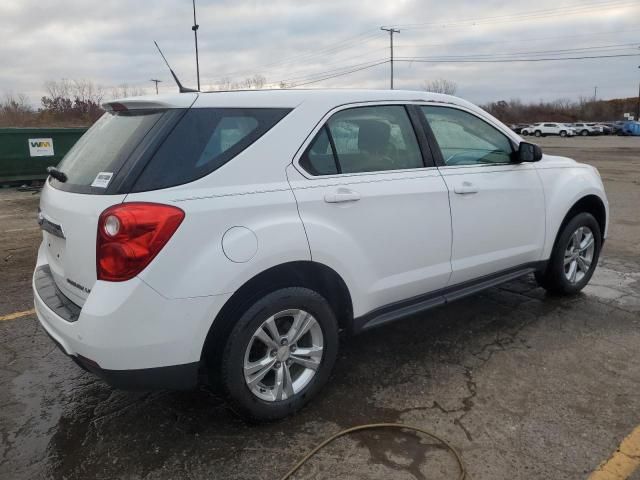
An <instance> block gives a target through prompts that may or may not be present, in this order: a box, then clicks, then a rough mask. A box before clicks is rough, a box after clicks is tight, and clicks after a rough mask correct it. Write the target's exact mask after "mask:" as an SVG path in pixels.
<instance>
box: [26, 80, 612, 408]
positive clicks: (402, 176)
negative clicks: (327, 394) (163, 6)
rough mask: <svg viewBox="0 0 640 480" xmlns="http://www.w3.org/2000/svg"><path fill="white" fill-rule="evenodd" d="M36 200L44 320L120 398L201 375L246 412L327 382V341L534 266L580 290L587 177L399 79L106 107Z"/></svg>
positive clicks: (288, 404) (470, 108) (589, 224)
mask: <svg viewBox="0 0 640 480" xmlns="http://www.w3.org/2000/svg"><path fill="white" fill-rule="evenodd" d="M105 108H106V109H107V110H108V111H107V113H105V114H104V116H103V117H102V118H101V119H100V120H99V121H98V122H97V123H96V124H95V125H94V126H93V127H92V128H91V129H90V130H89V131H88V132H87V133H86V134H85V135H84V136H83V137H82V138H81V139H80V141H79V142H78V143H77V144H76V145H75V146H74V147H73V149H72V150H71V151H70V152H69V153H68V154H67V156H66V157H65V158H64V159H63V160H62V162H61V163H60V165H59V168H58V169H51V170H50V177H49V179H48V181H47V182H46V185H45V186H44V189H43V191H42V197H41V202H40V209H41V211H40V213H39V222H40V224H41V226H42V229H43V242H42V245H41V247H40V250H39V252H38V260H37V265H36V269H35V273H34V277H33V289H34V296H35V306H36V311H37V314H38V318H39V319H40V322H41V324H42V326H43V327H44V329H45V330H46V331H47V332H48V333H49V335H50V336H51V337H52V338H53V339H54V341H55V342H56V343H58V345H59V346H60V347H61V348H62V350H64V352H66V353H67V354H68V355H70V356H71V358H72V359H74V360H75V361H76V362H77V363H78V364H79V365H80V366H82V367H83V368H85V369H87V370H89V371H91V372H93V373H95V374H97V375H99V376H100V377H102V378H104V379H105V380H106V381H107V382H108V383H110V384H111V385H113V386H115V387H120V388H137V389H148V388H174V389H188V388H193V387H195V386H196V385H197V384H198V382H201V381H207V382H210V383H213V384H215V385H218V386H220V387H221V388H222V389H223V391H224V392H226V394H227V396H228V398H229V399H230V401H231V402H232V404H233V405H234V407H235V409H236V411H239V412H240V413H242V414H243V415H245V416H246V417H249V418H253V419H262V420H268V419H275V418H280V417H283V416H285V415H288V414H290V413H292V412H294V411H295V410H297V409H298V408H300V407H301V406H302V405H303V404H304V403H305V402H307V401H308V400H309V399H310V398H311V397H312V396H313V395H314V394H316V393H317V392H318V390H319V389H320V388H321V386H322V385H323V384H324V383H325V382H326V381H327V379H328V377H329V373H330V371H331V368H332V367H333V364H334V361H335V359H336V355H337V351H338V334H339V332H340V331H343V332H345V333H347V334H354V333H358V332H362V331H363V330H367V329H369V328H372V327H376V326H379V325H382V324H385V323H387V322H391V321H394V320H398V319H400V318H403V317H407V316H409V315H413V314H416V313H419V312H422V311H425V310H427V309H429V308H431V307H434V306H437V305H442V304H445V303H448V302H451V301H453V300H455V299H458V298H461V297H463V296H466V295H469V294H472V293H475V292H477V291H479V290H482V289H485V288H488V287H491V286H494V285H496V284H499V283H501V282H504V281H508V280H512V279H514V278H516V277H519V276H521V275H525V274H529V273H532V272H533V273H535V274H536V278H537V279H538V281H539V282H540V284H541V285H542V286H544V287H545V288H546V289H548V290H550V291H552V292H555V293H560V294H572V293H576V292H578V291H579V290H581V289H582V288H583V287H584V286H585V285H586V283H587V282H588V281H589V279H590V278H591V275H592V274H593V271H594V269H595V268H596V263H597V261H598V255H599V253H600V249H601V246H602V242H603V241H604V239H605V237H606V232H607V219H608V204H607V199H606V196H605V192H604V189H603V186H602V182H601V180H600V176H599V175H598V172H597V171H596V169H595V168H593V167H590V166H588V165H583V164H580V163H576V162H575V161H573V160H570V159H568V158H562V157H555V156H549V155H542V153H541V150H540V148H539V147H537V146H535V145H533V144H530V143H526V142H523V141H522V139H521V138H520V137H519V136H518V135H517V134H515V133H514V132H512V131H511V130H510V129H509V128H508V127H507V126H505V125H503V124H502V123H500V122H499V121H498V120H496V119H495V118H493V117H492V116H491V115H489V114H487V113H486V112H484V111H483V110H481V109H479V108H478V107H475V106H474V105H471V104H470V103H468V102H466V101H464V100H461V99H458V98H455V97H451V96H446V95H438V94H432V93H425V92H404V91H397V90H396V91H364V90H363V91H360V90H337V91H332V90H315V91H314V90H310V91H303V90H290V91H286V90H275V91H248V92H221V93H206V94H205V93H203V94H196V93H194V94H180V95H172V96H171V95H170V96H153V97H142V98H133V99H126V100H120V101H117V102H112V103H108V104H106V105H105Z"/></svg>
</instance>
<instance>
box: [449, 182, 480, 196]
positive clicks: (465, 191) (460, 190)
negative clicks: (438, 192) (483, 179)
mask: <svg viewBox="0 0 640 480" xmlns="http://www.w3.org/2000/svg"><path fill="white" fill-rule="evenodd" d="M453 191H454V192H456V193H457V194H458V195H469V194H471V193H478V187H476V186H475V185H474V184H473V183H470V182H462V185H457V186H456V187H455V188H454V189H453Z"/></svg>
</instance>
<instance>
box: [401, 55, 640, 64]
mask: <svg viewBox="0 0 640 480" xmlns="http://www.w3.org/2000/svg"><path fill="white" fill-rule="evenodd" d="M620 57H640V53H629V54H619V55H593V56H583V57H550V58H509V59H461V60H439V59H436V60H428V59H425V58H409V57H407V58H402V59H400V58H398V59H397V61H398V62H410V63H515V62H552V61H560V60H587V59H591V58H620Z"/></svg>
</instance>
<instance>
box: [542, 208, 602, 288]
mask: <svg viewBox="0 0 640 480" xmlns="http://www.w3.org/2000/svg"><path fill="white" fill-rule="evenodd" d="M601 238H602V237H601V234H600V226H599V225H598V222H597V221H596V219H595V218H594V217H593V215H591V214H590V213H586V212H583V213H579V214H577V215H576V216H575V217H573V218H572V219H571V220H570V221H569V222H567V224H566V225H565V226H564V228H563V229H562V231H561V232H560V235H559V237H558V239H557V241H556V244H555V245H554V248H553V251H552V252H551V258H550V259H549V263H548V265H547V268H546V270H545V271H544V272H538V273H536V280H537V281H538V283H539V284H540V286H542V287H544V288H545V289H547V290H548V291H549V292H552V293H557V294H561V295H571V294H574V293H578V292H579V291H580V290H582V289H583V288H584V287H585V286H586V285H587V283H589V280H590V279H591V276H592V275H593V272H594V271H595V269H596V265H597V263H598V258H599V256H600V248H601V246H602V240H601Z"/></svg>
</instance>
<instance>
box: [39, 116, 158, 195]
mask: <svg viewBox="0 0 640 480" xmlns="http://www.w3.org/2000/svg"><path fill="white" fill-rule="evenodd" d="M164 114H165V111H163V110H147V111H144V110H132V111H123V112H107V113H105V114H104V115H103V116H102V117H100V119H99V120H98V121H97V122H96V123H94V124H93V126H92V127H91V128H90V129H89V130H88V131H87V132H86V133H85V134H84V135H83V136H82V137H81V138H80V140H78V141H77V142H76V144H75V145H74V146H73V147H72V148H71V150H69V152H68V153H67V154H66V155H65V157H64V158H63V159H62V161H61V162H60V164H59V165H58V168H59V169H60V170H62V171H63V172H64V173H65V174H66V175H67V181H66V182H65V183H64V184H61V183H60V182H58V181H57V180H55V179H51V182H52V184H53V185H54V186H55V187H57V188H60V187H64V189H65V190H71V191H85V192H86V193H89V192H90V191H91V190H93V189H96V190H99V191H104V190H105V187H104V184H103V186H102V187H91V184H92V183H94V182H95V181H96V178H97V176H98V174H100V173H103V176H104V175H106V177H105V178H111V177H112V176H113V175H114V174H115V173H116V172H117V171H118V170H119V169H120V167H121V166H122V164H123V163H124V162H125V161H126V160H127V158H128V157H129V155H130V153H131V152H132V151H133V149H134V148H135V147H136V146H137V145H138V144H139V143H140V141H141V140H142V139H143V138H144V137H145V135H147V133H149V131H150V130H151V129H152V128H153V126H154V125H155V124H156V123H157V122H158V120H159V119H160V118H161V117H162V116H163V115H164Z"/></svg>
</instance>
